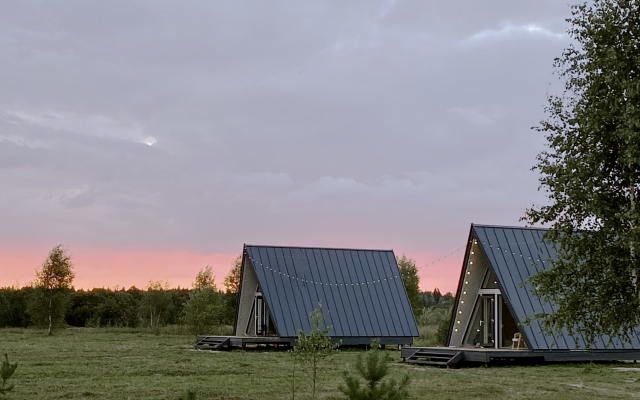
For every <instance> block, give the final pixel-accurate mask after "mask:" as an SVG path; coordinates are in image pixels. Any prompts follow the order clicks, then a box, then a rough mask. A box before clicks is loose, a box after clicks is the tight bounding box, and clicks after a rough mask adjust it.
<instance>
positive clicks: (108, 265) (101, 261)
mask: <svg viewBox="0 0 640 400" xmlns="http://www.w3.org/2000/svg"><path fill="white" fill-rule="evenodd" d="M50 247H53V246H42V245H18V246H11V248H8V246H2V247H0V286H11V285H16V284H19V286H23V285H26V284H27V283H28V282H30V281H31V280H32V279H33V278H34V277H35V269H36V268H38V267H39V266H40V265H41V264H42V261H44V259H45V258H46V257H47V254H48V253H49V250H50ZM241 249H242V247H240V249H239V250H241ZM70 252H71V254H72V260H73V263H74V265H75V272H76V279H75V280H74V282H73V284H74V286H75V288H76V289H92V288H94V287H105V288H107V287H108V288H115V287H116V286H118V287H125V288H129V287H131V286H136V287H137V288H144V287H145V286H147V284H148V283H149V281H150V280H153V281H162V282H163V283H164V282H168V283H169V285H170V286H171V287H178V286H180V287H183V288H184V287H186V288H190V287H191V285H192V283H193V281H194V280H195V276H196V274H197V273H198V271H200V269H203V268H205V267H206V266H207V265H211V266H212V267H213V274H214V275H215V277H216V284H217V286H218V289H223V288H224V286H223V284H222V283H223V282H224V277H225V276H226V275H227V274H228V273H229V270H230V269H231V265H232V262H233V260H234V259H235V258H236V257H237V256H238V255H239V254H240V251H239V252H238V253H237V254H236V253H210V254H202V253H195V252H190V251H187V250H171V251H167V250H151V249H144V250H126V251H115V250H110V249H102V248H95V247H82V246H77V248H75V249H71V247H70Z"/></svg>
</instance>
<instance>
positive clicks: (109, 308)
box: [0, 285, 454, 328]
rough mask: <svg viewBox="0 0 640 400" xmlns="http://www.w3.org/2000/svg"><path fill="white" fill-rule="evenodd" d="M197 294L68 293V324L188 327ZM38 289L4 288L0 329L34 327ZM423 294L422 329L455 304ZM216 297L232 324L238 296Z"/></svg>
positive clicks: (226, 321) (175, 291) (0, 297)
mask: <svg viewBox="0 0 640 400" xmlns="http://www.w3.org/2000/svg"><path fill="white" fill-rule="evenodd" d="M193 290H194V289H180V288H178V289H168V288H158V287H157V285H156V287H155V288H154V287H151V286H150V287H149V288H147V289H146V290H141V289H137V288H135V287H132V288H130V289H128V290H124V289H120V290H112V289H102V288H99V289H92V290H89V291H84V290H68V292H69V297H68V299H69V304H68V308H67V309H66V312H65V322H66V324H67V325H68V326H72V327H130V328H136V327H158V326H166V325H184V324H186V319H185V305H186V304H187V302H188V301H189V299H190V292H192V291H193ZM36 291H37V289H35V288H31V287H24V288H22V289H16V288H13V287H8V288H0V327H3V328H4V327H14V328H26V327H29V326H32V325H33V323H32V321H31V317H30V315H29V313H28V312H27V307H28V304H29V300H30V298H31V296H34V295H35V294H36ZM421 294H422V299H423V309H422V310H414V312H415V314H416V319H417V320H418V324H420V325H429V324H432V323H436V321H435V320H431V319H433V318H434V317H435V315H434V311H440V310H442V312H447V311H448V310H449V309H450V308H451V305H452V304H453V300H454V298H453V296H452V294H451V293H447V294H444V295H442V294H440V291H439V290H438V289H435V290H434V291H433V292H422V293H421ZM217 296H218V297H219V304H220V305H221V308H220V314H219V315H220V317H219V322H220V324H222V325H233V324H234V322H235V313H236V304H237V300H236V299H237V294H235V293H218V294H217ZM438 317H440V315H438ZM435 318H437V317H435ZM440 318H441V317H440ZM437 319H439V318H437Z"/></svg>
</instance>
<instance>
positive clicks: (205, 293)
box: [184, 287, 223, 335]
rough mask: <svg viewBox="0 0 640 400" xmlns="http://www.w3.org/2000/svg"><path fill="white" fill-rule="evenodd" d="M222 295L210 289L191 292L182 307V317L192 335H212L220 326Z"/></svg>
mask: <svg viewBox="0 0 640 400" xmlns="http://www.w3.org/2000/svg"><path fill="white" fill-rule="evenodd" d="M221 297H222V295H221V294H220V293H218V292H216V291H215V290H214V289H213V288H211V287H205V288H202V289H196V290H192V291H191V293H189V301H188V302H187V303H186V304H185V307H184V316H185V322H186V323H187V326H189V330H190V331H191V333H193V334H194V335H207V334H212V333H213V329H214V328H215V327H216V326H219V325H221V319H222V308H223V301H222V298H221Z"/></svg>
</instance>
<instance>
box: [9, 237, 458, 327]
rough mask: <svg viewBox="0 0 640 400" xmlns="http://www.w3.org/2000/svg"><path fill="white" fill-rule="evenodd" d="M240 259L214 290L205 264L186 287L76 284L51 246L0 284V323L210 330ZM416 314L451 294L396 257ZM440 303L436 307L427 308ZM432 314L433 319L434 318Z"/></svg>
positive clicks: (66, 258)
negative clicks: (27, 269) (22, 276)
mask: <svg viewBox="0 0 640 400" xmlns="http://www.w3.org/2000/svg"><path fill="white" fill-rule="evenodd" d="M241 262H242V259H241V257H240V256H238V257H237V258H236V259H235V260H234V261H233V266H232V269H231V271H230V273H229V275H227V276H226V277H225V279H224V282H223V284H224V287H225V290H224V291H222V290H218V288H217V287H216V284H215V277H214V276H213V271H212V268H211V267H210V266H207V267H206V268H204V269H202V270H200V271H199V272H198V274H197V275H196V277H195V282H194V283H193V286H192V288H170V287H169V285H168V283H164V284H163V283H162V282H161V281H157V282H154V281H150V282H149V283H148V284H147V285H146V287H144V288H141V289H138V288H136V287H131V288H129V289H128V290H125V289H124V288H121V289H105V288H94V289H91V290H76V289H74V287H73V285H72V283H73V279H74V278H75V272H74V265H73V262H72V260H71V256H70V255H69V253H68V250H67V249H66V248H65V247H63V246H62V245H58V246H56V247H54V248H53V249H52V250H51V251H50V253H49V255H48V257H47V258H46V259H45V261H44V262H43V263H42V265H41V267H40V268H39V269H37V270H36V278H35V280H34V281H33V282H32V283H31V284H30V285H29V286H26V287H23V288H16V287H5V288H0V327H14V328H25V327H29V326H36V327H41V328H46V329H47V330H48V332H49V333H51V332H52V331H53V329H55V328H61V327H64V326H71V327H128V328H137V327H145V328H146V327H149V328H158V327H162V326H166V325H187V326H189V327H190V330H191V331H192V332H193V333H194V334H208V333H213V330H214V329H215V328H216V327H220V326H223V325H233V324H234V323H235V314H236V307H237V292H238V289H239V284H240V273H241ZM397 262H398V266H399V268H400V273H401V275H402V279H403V282H404V284H405V287H406V290H407V295H408V297H409V300H410V302H411V305H412V308H413V311H414V313H415V316H416V320H417V321H418V323H419V324H421V325H431V324H438V323H440V320H441V319H442V318H444V317H445V316H446V315H447V312H448V310H449V309H450V308H451V306H452V305H453V295H452V294H451V293H446V294H444V295H442V294H441V293H440V291H439V290H438V289H437V288H436V289H435V290H434V291H432V292H430V291H427V292H421V291H420V289H419V287H418V284H419V282H420V279H419V277H418V275H417V272H418V270H417V268H416V264H415V260H413V259H411V258H408V257H406V256H405V255H403V256H402V257H399V258H398V259H397ZM432 309H440V310H441V311H440V312H435V313H434V312H432V311H430V310H432ZM434 318H435V319H434Z"/></svg>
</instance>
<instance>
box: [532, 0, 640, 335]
mask: <svg viewBox="0 0 640 400" xmlns="http://www.w3.org/2000/svg"><path fill="white" fill-rule="evenodd" d="M567 22H568V23H569V28H568V29H567V32H568V34H569V36H570V37H571V38H572V39H573V44H572V45H570V46H569V47H568V48H567V49H565V51H564V52H563V54H562V55H561V56H560V57H559V58H557V59H556V60H555V67H556V70H557V75H558V76H559V78H560V79H561V81H562V83H563V84H564V91H563V92H562V93H561V94H559V95H555V96H550V97H549V99H548V106H547V107H546V109H545V111H546V114H547V118H546V119H545V120H544V121H542V122H541V124H540V126H539V127H537V130H538V131H539V132H543V133H544V134H545V135H546V139H547V145H548V147H547V150H546V151H543V152H542V153H540V154H539V155H538V158H537V164H536V165H535V166H534V168H533V169H534V170H537V171H539V172H540V174H541V176H540V189H541V190H543V191H545V192H546V193H547V195H548V199H549V201H548V203H547V204H546V205H542V206H536V205H534V206H533V207H531V208H530V209H528V210H527V211H526V217H525V218H524V220H526V221H527V222H528V223H531V224H535V223H542V224H550V226H551V229H549V230H548V231H547V233H546V234H545V239H547V240H548V241H550V242H552V243H554V244H556V245H557V246H558V248H559V253H558V257H557V260H555V261H554V262H553V264H552V266H551V267H550V268H549V269H547V270H546V271H544V272H541V273H539V274H538V275H536V276H534V277H532V278H531V282H532V283H533V287H534V288H535V292H536V293H537V294H538V295H540V296H541V297H542V298H543V299H545V300H550V301H553V302H554V303H555V304H557V306H558V308H557V311H556V312H554V313H553V314H550V315H538V316H537V317H538V318H539V319H540V320H541V321H542V322H543V326H544V327H545V328H546V329H547V331H558V330H560V329H561V328H566V329H567V330H568V331H569V333H571V334H578V333H580V334H582V335H583V336H584V337H585V338H586V340H587V341H588V342H593V341H594V339H595V338H596V337H597V336H599V335H602V334H606V335H610V336H612V337H619V338H622V339H624V338H625V337H626V336H627V335H628V334H630V333H631V330H632V329H633V328H635V327H637V326H640V281H639V277H640V262H639V261H638V257H637V254H638V250H639V249H640V247H639V245H640V213H639V212H638V204H637V202H638V200H637V199H638V194H639V188H640V187H639V185H638V182H639V181H640V12H639V1H637V0H594V1H593V2H589V3H584V4H579V5H575V6H573V7H572V17H571V18H569V19H567Z"/></svg>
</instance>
